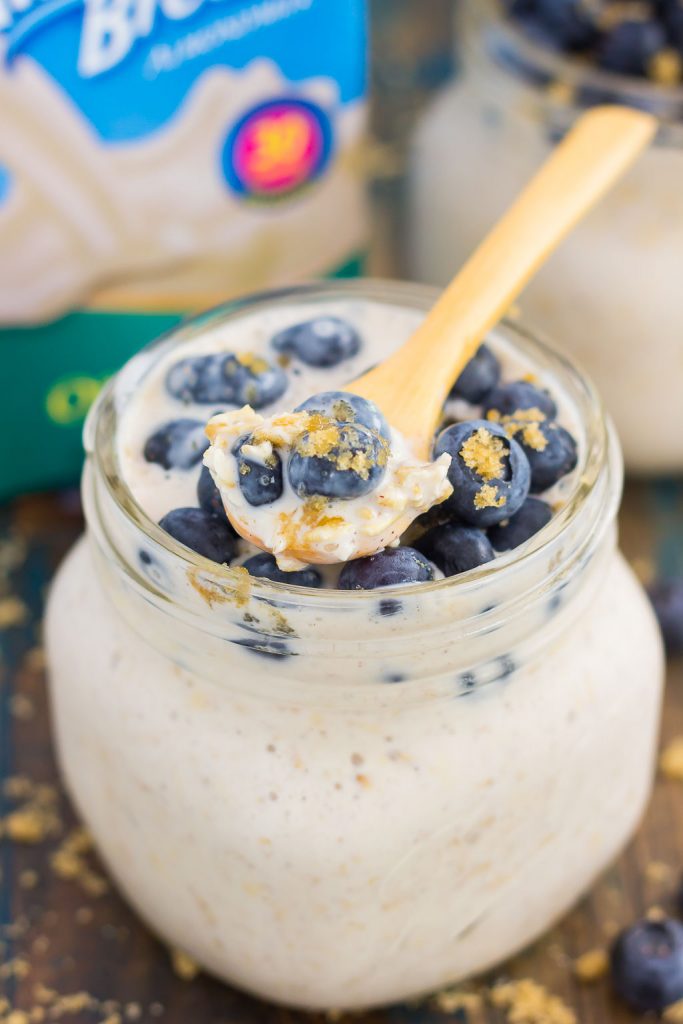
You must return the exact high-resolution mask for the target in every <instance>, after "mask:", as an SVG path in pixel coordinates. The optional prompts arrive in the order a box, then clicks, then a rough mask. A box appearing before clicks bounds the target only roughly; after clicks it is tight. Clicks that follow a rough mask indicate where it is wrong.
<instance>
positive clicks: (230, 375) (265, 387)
mask: <svg viewBox="0 0 683 1024" xmlns="http://www.w3.org/2000/svg"><path fill="white" fill-rule="evenodd" d="M223 373H224V374H225V376H226V379H227V380H229V381H230V383H231V384H232V388H233V395H234V397H233V401H234V402H236V403H237V405H250V406H251V407H252V409H263V407H264V406H266V405H270V404H271V403H272V402H274V401H275V400H276V399H277V398H280V396H281V395H283V394H284V392H285V391H286V389H287V375H286V374H285V373H284V371H283V370H281V369H280V367H279V366H273V365H272V364H271V363H269V362H267V361H266V360H265V359H263V358H262V357H261V356H256V355H254V354H253V353H251V352H246V353H240V354H238V355H236V356H232V355H231V356H228V357H227V358H226V360H225V366H224V368H223Z"/></svg>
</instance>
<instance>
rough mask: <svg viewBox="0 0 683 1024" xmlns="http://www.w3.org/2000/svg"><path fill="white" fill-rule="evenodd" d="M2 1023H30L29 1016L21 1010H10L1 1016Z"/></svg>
mask: <svg viewBox="0 0 683 1024" xmlns="http://www.w3.org/2000/svg"><path fill="white" fill-rule="evenodd" d="M2 1024H31V1018H30V1017H29V1015H28V1014H27V1013H24V1011H23V1010H11V1011H10V1012H9V1013H8V1015H7V1016H6V1017H3V1021H2Z"/></svg>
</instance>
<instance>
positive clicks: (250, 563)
mask: <svg viewBox="0 0 683 1024" xmlns="http://www.w3.org/2000/svg"><path fill="white" fill-rule="evenodd" d="M244 568H245V569H246V570H247V572H248V573H249V575H250V576H259V577H261V579H266V580H271V581H272V582H273V583H291V584H292V586H294V587H320V586H322V582H323V581H322V577H321V576H320V573H319V572H316V570H315V569H301V570H299V571H298V572H283V571H282V569H280V568H279V567H278V564H277V562H276V561H275V559H274V557H273V556H272V555H270V554H268V552H266V551H263V552H261V553H260V554H258V555H252V557H251V558H248V559H247V560H246V562H245V563H244Z"/></svg>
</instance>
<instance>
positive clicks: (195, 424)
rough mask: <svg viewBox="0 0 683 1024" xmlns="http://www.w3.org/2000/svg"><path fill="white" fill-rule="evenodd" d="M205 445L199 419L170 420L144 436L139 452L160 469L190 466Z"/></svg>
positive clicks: (194, 463)
mask: <svg viewBox="0 0 683 1024" xmlns="http://www.w3.org/2000/svg"><path fill="white" fill-rule="evenodd" d="M208 447H209V439H208V437H207V436H206V434H205V432H204V423H202V421H201V420H190V419H180V420H170V421H169V422H168V423H164V425H163V426H161V427H159V428H158V429H157V430H155V431H154V433H153V434H150V436H149V437H148V438H147V441H146V442H145V447H144V449H143V455H144V456H145V459H146V460H147V462H155V463H157V464H158V465H159V466H163V467H164V469H191V468H192V466H196V465H197V463H198V462H199V461H200V460H201V457H202V455H203V454H204V452H205V451H206V449H207V448H208Z"/></svg>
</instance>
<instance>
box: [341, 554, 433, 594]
mask: <svg viewBox="0 0 683 1024" xmlns="http://www.w3.org/2000/svg"><path fill="white" fill-rule="evenodd" d="M433 579H434V570H433V568H432V566H431V565H430V564H429V562H428V561H427V560H426V559H425V558H423V556H422V555H421V554H420V552H419V551H416V550H415V548H385V549H384V551H378V552H377V554H376V555H369V556H368V557H367V558H356V559H355V560H354V561H353V562H347V563H346V565H345V566H344V568H343V569H342V571H341V573H340V575H339V583H338V586H339V589H340V590H376V589H377V588H378V587H398V586H400V585H402V584H404V583H426V582H428V581H429V580H433Z"/></svg>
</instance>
